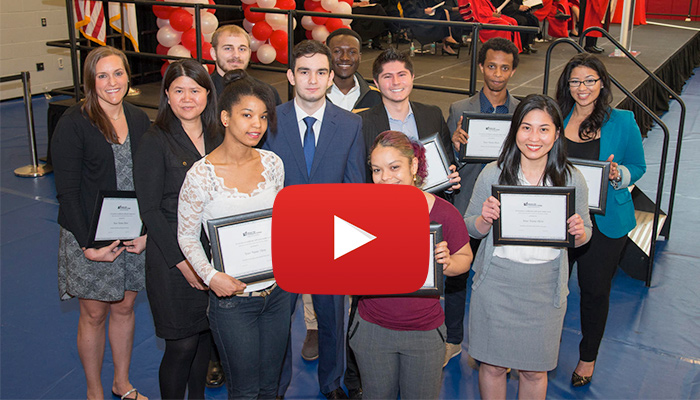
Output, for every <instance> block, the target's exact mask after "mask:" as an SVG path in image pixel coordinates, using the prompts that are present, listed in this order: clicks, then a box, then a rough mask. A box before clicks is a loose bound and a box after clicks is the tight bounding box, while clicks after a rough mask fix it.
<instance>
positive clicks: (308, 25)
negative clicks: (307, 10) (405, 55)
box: [301, 15, 318, 31]
mask: <svg viewBox="0 0 700 400" xmlns="http://www.w3.org/2000/svg"><path fill="white" fill-rule="evenodd" d="M301 26H303V27H304V29H306V30H307V31H311V30H313V29H314V28H315V27H317V26H318V25H316V24H315V23H314V20H313V19H311V17H310V16H308V15H306V16H304V17H301Z"/></svg>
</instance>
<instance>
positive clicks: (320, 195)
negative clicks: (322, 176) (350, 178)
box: [272, 184, 431, 295]
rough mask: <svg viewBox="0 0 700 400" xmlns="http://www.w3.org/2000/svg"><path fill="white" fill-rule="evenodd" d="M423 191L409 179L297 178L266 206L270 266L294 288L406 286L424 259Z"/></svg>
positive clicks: (339, 290) (422, 271)
mask: <svg viewBox="0 0 700 400" xmlns="http://www.w3.org/2000/svg"><path fill="white" fill-rule="evenodd" d="M429 236H430V219H429V216H428V207H427V202H426V199H425V195H424V194H423V192H421V191H420V190H419V189H417V188H415V187H413V186H407V185H375V184H322V185H295V186H289V187H286V188H284V189H283V190H282V191H280V192H279V193H278V194H277V197H276V199H275V203H274V206H273V209H272V267H273V271H274V274H275V279H276V280H277V284H278V285H279V286H280V287H281V288H282V289H284V290H286V291H288V292H293V293H310V294H358V295H372V294H374V295H380V294H401V293H411V292H414V291H416V290H418V289H419V288H420V287H421V286H422V285H423V283H424V282H425V277H426V275H427V273H428V265H429V261H430V257H431V255H430V247H429V246H430V241H429V240H428V238H429Z"/></svg>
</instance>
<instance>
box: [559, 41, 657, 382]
mask: <svg viewBox="0 0 700 400" xmlns="http://www.w3.org/2000/svg"><path fill="white" fill-rule="evenodd" d="M557 100H558V102H559V106H560V107H561V110H562V112H563V113H564V115H566V118H565V119H564V125H565V126H566V128H565V129H564V133H565V136H566V143H567V147H568V154H569V156H570V157H576V158H583V159H589V160H600V161H608V162H610V163H611V166H610V175H609V176H608V180H609V182H607V184H608V185H609V186H608V189H607V198H606V210H605V215H600V214H597V215H595V216H594V217H593V218H592V219H593V238H592V239H591V241H590V243H588V244H587V245H586V246H583V247H581V248H580V249H576V250H575V251H572V252H571V253H570V254H569V262H570V265H571V266H572V267H573V264H574V262H576V263H577V264H578V268H577V272H578V284H579V287H580V288H581V335H582V338H581V343H580V345H579V362H578V365H577V366H576V369H575V370H574V372H573V374H572V376H571V384H572V385H574V386H584V385H587V384H588V383H590V382H591V378H592V376H593V369H594V367H595V360H596V357H597V355H598V348H599V347H600V342H601V340H602V338H603V332H604V330H605V322H606V320H607V318H608V307H609V305H610V287H611V285H612V279H613V276H614V275H615V270H616V269H617V264H618V261H619V260H620V255H621V254H622V250H623V248H624V246H625V243H626V241H627V234H628V233H629V231H631V230H632V229H633V228H634V227H635V225H636V221H635V218H634V204H633V203H632V196H631V194H630V192H629V190H628V187H629V185H632V184H634V183H635V182H636V181H637V180H638V179H639V178H640V177H641V176H642V175H643V174H644V172H645V171H646V163H645V161H644V148H643V147H642V135H641V133H640V132H639V127H638V126H637V123H636V122H635V120H634V114H632V112H630V111H623V110H616V109H613V108H611V107H610V102H611V101H612V92H611V91H610V76H609V75H608V71H607V70H606V69H605V66H604V65H603V63H602V62H600V60H598V59H597V58H596V57H594V56H592V55H590V54H588V53H582V54H578V55H576V56H574V57H573V58H572V59H571V60H570V61H569V63H568V64H567V66H566V67H565V68H564V71H563V72H562V74H561V77H560V78H559V83H558V84H557Z"/></svg>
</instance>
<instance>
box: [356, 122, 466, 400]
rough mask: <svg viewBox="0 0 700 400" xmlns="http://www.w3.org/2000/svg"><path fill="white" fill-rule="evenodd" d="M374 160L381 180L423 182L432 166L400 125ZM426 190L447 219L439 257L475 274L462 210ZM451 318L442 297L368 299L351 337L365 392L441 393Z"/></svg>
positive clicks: (439, 217)
mask: <svg viewBox="0 0 700 400" xmlns="http://www.w3.org/2000/svg"><path fill="white" fill-rule="evenodd" d="M370 166H371V169H372V179H373V180H374V183H378V184H393V185H414V186H416V187H418V188H420V187H421V186H422V184H423V181H424V179H425V178H426V176H427V172H428V171H427V163H426V161H425V149H424V148H423V146H422V145H421V144H420V143H417V142H413V141H411V140H410V139H409V138H408V137H407V136H406V135H404V134H403V133H401V132H396V131H386V132H382V133H381V134H379V136H377V138H376V139H375V141H374V144H373V145H372V148H371V150H370ZM423 193H424V194H425V198H426V201H427V206H428V210H429V212H430V220H431V221H433V222H436V223H438V224H441V225H442V234H443V241H441V242H440V243H437V245H436V246H435V260H436V261H437V262H438V263H440V264H442V267H443V273H444V274H445V275H448V276H455V275H459V274H463V273H465V272H467V271H468V270H469V265H470V264H471V261H472V252H471V248H470V247H469V243H468V242H469V235H468V234H467V229H466V227H465V225H464V221H463V220H462V216H461V215H460V213H459V211H457V209H456V208H455V207H454V206H453V205H451V204H450V203H448V202H447V201H445V200H443V199H441V198H439V197H436V196H434V195H432V194H430V193H427V192H423ZM387 207H390V204H387ZM426 240H428V237H426ZM444 321H445V314H444V312H443V310H442V306H441V305H440V299H439V296H411V297H408V296H404V297H381V296H380V297H375V296H363V297H361V298H360V300H359V305H358V310H357V315H356V316H355V318H354V321H353V323H352V326H350V328H349V334H348V339H349V342H350V346H351V347H352V349H353V351H354V352H355V357H356V359H357V362H358V366H359V370H360V375H361V376H362V389H363V392H364V393H363V398H365V399H396V398H397V396H398V395H400V396H401V398H402V399H434V398H438V396H439V394H440V387H441V386H442V379H441V374H442V364H443V362H444V360H445V335H446V332H445V323H444Z"/></svg>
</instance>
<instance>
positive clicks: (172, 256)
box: [134, 119, 223, 268]
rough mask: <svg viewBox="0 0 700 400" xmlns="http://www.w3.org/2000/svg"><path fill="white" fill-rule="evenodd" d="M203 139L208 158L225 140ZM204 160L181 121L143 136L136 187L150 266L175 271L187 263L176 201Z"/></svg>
mask: <svg viewBox="0 0 700 400" xmlns="http://www.w3.org/2000/svg"><path fill="white" fill-rule="evenodd" d="M204 135H205V136H204V137H205V140H204V147H205V151H206V154H209V153H210V152H211V151H212V150H214V149H215V148H216V147H217V146H219V145H220V144H221V142H222V140H223V136H222V135H221V134H220V132H213V133H209V132H205V134H204ZM201 158H202V156H201V155H199V151H197V148H196V147H195V146H194V144H193V143H192V141H191V140H190V138H189V137H188V136H187V133H185V130H184V129H183V128H182V124H181V123H180V120H178V119H175V120H174V121H172V122H171V123H170V125H169V128H168V130H167V131H164V130H163V129H161V128H160V127H158V126H155V125H153V126H152V127H151V128H150V129H149V130H148V131H147V132H146V134H145V135H144V136H143V139H142V140H141V146H140V147H139V150H138V151H137V152H136V155H135V156H134V186H135V187H136V197H137V198H138V201H139V212H140V213H141V219H142V220H143V223H144V225H146V229H147V230H148V244H147V247H146V250H147V252H146V261H147V264H152V263H153V262H155V261H156V260H158V261H160V262H161V263H165V264H166V266H167V267H170V268H172V267H174V266H175V265H176V264H177V263H179V262H181V261H183V260H184V259H185V257H184V256H183V254H182V252H181V251H180V246H179V245H178V242H177V201H178V196H179V195H180V188H181V187H182V183H183V182H184V181H185V176H186V175H187V171H189V169H190V167H192V164H194V163H195V162H196V161H197V160H199V159H201ZM202 233H204V231H202Z"/></svg>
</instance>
